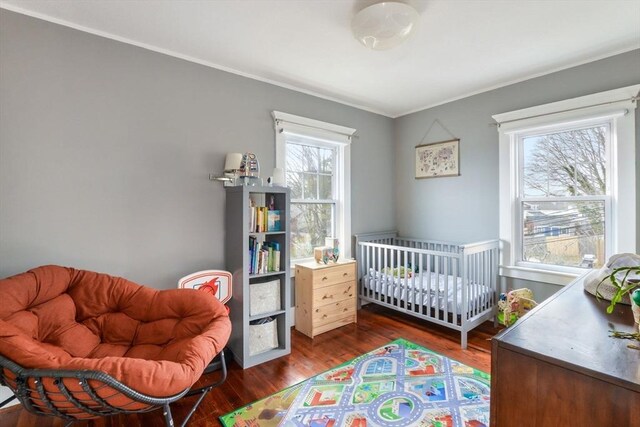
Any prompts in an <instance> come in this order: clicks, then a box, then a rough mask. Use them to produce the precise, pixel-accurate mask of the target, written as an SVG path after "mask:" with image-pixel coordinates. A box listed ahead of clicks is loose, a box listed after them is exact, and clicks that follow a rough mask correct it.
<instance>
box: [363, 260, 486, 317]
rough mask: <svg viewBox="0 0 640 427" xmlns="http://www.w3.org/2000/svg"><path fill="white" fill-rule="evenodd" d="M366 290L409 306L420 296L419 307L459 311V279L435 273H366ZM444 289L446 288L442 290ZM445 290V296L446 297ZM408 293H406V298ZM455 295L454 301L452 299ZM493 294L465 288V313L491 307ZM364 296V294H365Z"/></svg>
mask: <svg viewBox="0 0 640 427" xmlns="http://www.w3.org/2000/svg"><path fill="white" fill-rule="evenodd" d="M362 282H363V283H364V285H365V287H366V288H368V289H370V290H372V291H374V292H378V293H380V294H382V295H384V296H388V294H389V295H391V294H392V295H393V297H394V298H397V299H399V300H402V301H405V300H408V301H409V302H410V303H413V304H419V303H420V296H421V295H422V305H424V306H431V307H432V308H438V309H440V310H446V311H448V312H450V313H453V312H454V310H453V308H454V305H455V307H456V312H457V313H461V312H462V311H463V310H462V307H463V305H462V278H461V277H455V276H451V275H444V274H441V273H440V274H438V273H435V272H431V273H425V272H423V273H422V275H421V274H420V273H417V274H415V276H413V277H409V278H406V279H405V278H404V277H398V276H392V275H390V274H385V273H381V272H379V271H374V270H373V269H370V270H369V274H367V275H366V276H364V277H363V278H362ZM445 285H446V286H445ZM445 288H447V289H446V295H445ZM407 292H408V293H409V295H408V298H406V296H407V295H406V294H407ZM454 294H455V299H454ZM493 295H494V291H493V290H492V289H491V288H490V287H489V286H486V285H482V284H479V283H473V282H472V283H469V284H468V285H467V300H468V303H467V308H468V310H467V311H470V310H472V309H473V308H474V307H482V306H483V305H486V307H490V306H491V305H492V297H493ZM365 296H367V295H366V293H365Z"/></svg>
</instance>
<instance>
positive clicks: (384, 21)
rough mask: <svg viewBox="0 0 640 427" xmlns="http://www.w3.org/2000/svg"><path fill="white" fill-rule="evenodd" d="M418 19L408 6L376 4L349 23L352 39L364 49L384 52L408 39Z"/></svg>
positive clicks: (358, 14) (359, 13) (362, 11)
mask: <svg viewBox="0 0 640 427" xmlns="http://www.w3.org/2000/svg"><path fill="white" fill-rule="evenodd" d="M418 17H419V15H418V12H417V11H416V10H415V9H414V8H413V7H411V6H410V5H408V4H405V3H399V2H383V3H377V4H374V5H371V6H369V7H365V8H364V9H362V10H361V11H360V12H358V13H357V14H356V16H354V18H353V20H352V21H351V29H352V31H353V35H354V37H355V38H356V39H358V40H359V41H360V43H362V44H363V45H365V46H366V47H368V48H370V49H374V50H386V49H391V48H393V47H395V46H398V45H399V44H400V43H402V42H403V41H404V40H406V39H407V37H409V35H410V34H411V31H412V30H413V28H414V27H415V25H416V23H417V21H418Z"/></svg>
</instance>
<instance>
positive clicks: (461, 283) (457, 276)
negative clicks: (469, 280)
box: [451, 258, 464, 324]
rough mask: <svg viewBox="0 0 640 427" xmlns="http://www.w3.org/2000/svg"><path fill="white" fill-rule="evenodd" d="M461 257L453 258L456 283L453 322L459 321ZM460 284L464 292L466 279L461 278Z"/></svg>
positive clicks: (453, 273) (452, 273) (454, 281)
mask: <svg viewBox="0 0 640 427" xmlns="http://www.w3.org/2000/svg"><path fill="white" fill-rule="evenodd" d="M458 263H459V259H458V258H454V259H453V267H454V269H453V271H452V272H451V275H452V276H453V283H454V291H453V323H455V324H457V323H458V278H459V277H460V272H459V269H458V265H459V264H458ZM460 286H461V287H462V292H464V281H463V280H460Z"/></svg>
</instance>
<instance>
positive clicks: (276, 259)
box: [273, 243, 280, 271]
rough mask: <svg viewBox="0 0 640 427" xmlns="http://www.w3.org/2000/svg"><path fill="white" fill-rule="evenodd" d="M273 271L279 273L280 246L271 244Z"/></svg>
mask: <svg viewBox="0 0 640 427" xmlns="http://www.w3.org/2000/svg"><path fill="white" fill-rule="evenodd" d="M273 271H280V244H278V243H274V244H273Z"/></svg>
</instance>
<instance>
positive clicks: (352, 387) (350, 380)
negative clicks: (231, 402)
mask: <svg viewBox="0 0 640 427" xmlns="http://www.w3.org/2000/svg"><path fill="white" fill-rule="evenodd" d="M489 384H490V376H489V374H487V373H485V372H482V371H480V370H477V369H474V368H471V367H469V366H467V365H464V364H462V363H460V362H458V361H455V360H453V359H450V358H448V357H445V356H442V355H441V354H438V353H435V352H433V351H431V350H428V349H426V348H424V347H421V346H419V345H417V344H414V343H412V342H410V341H407V340H404V339H397V340H395V341H392V342H391V343H389V344H387V345H385V346H383V347H380V348H377V349H375V350H373V351H371V352H369V353H366V354H364V355H362V356H359V357H356V358H355V359H353V360H350V361H348V362H346V363H343V364H342V365H340V366H337V367H335V368H333V369H331V370H329V371H327V372H324V373H322V374H320V375H316V376H315V377H312V378H309V379H308V380H305V381H303V382H301V383H299V384H296V385H294V386H292V387H289V388H287V389H284V390H282V391H280V392H278V393H276V394H273V395H271V396H269V397H266V398H264V399H262V400H259V401H257V402H254V403H252V404H250V405H247V406H245V407H243V408H240V409H237V410H235V411H233V412H231V413H229V414H227V415H224V416H222V417H220V421H221V422H222V424H223V425H224V426H225V427H249V426H251V427H275V426H283V427H303V426H308V427H365V426H366V427H399V426H419V427H483V426H485V427H486V426H488V425H489V394H490V389H489Z"/></svg>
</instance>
